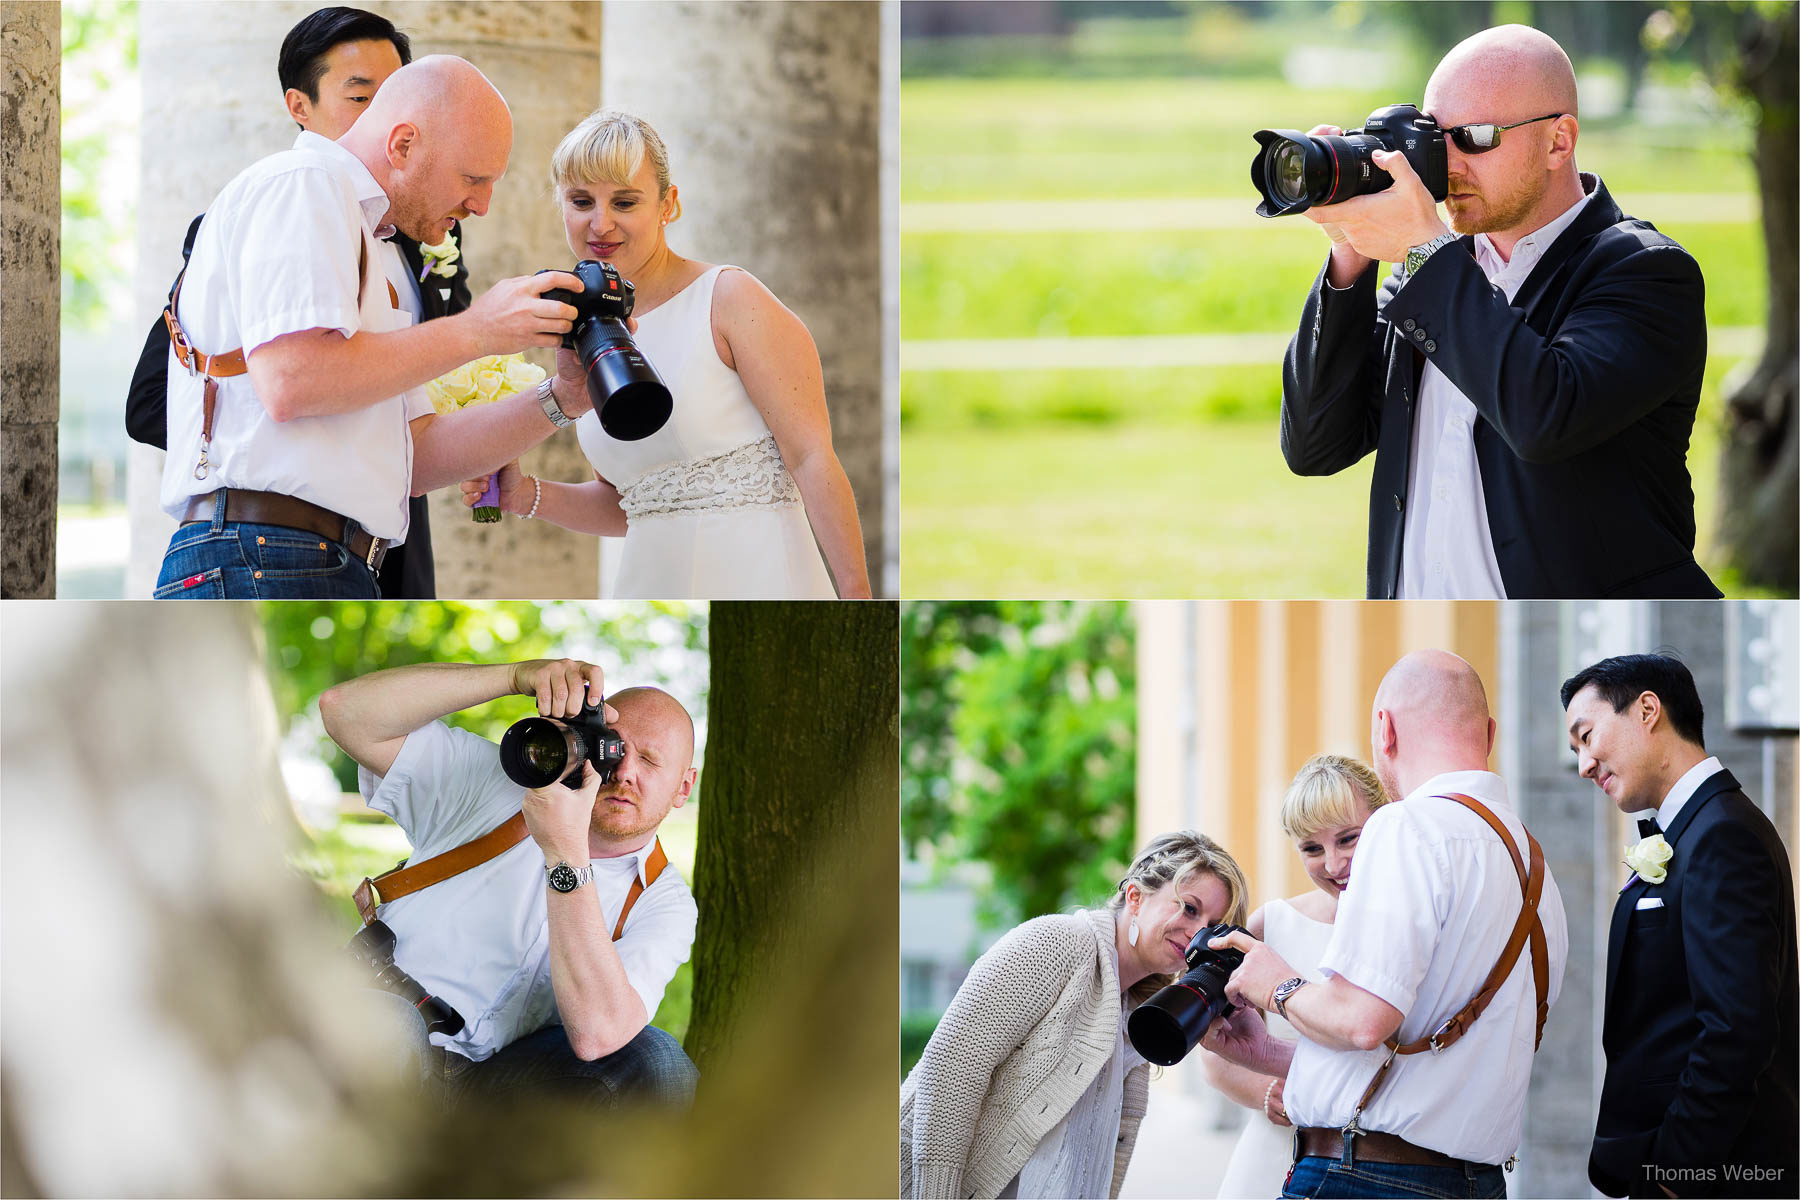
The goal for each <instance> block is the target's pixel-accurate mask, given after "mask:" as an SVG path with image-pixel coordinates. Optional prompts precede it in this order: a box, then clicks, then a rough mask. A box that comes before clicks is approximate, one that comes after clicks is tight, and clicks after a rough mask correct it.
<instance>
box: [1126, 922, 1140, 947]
mask: <svg viewBox="0 0 1800 1200" xmlns="http://www.w3.org/2000/svg"><path fill="white" fill-rule="evenodd" d="M1125 940H1126V941H1128V942H1130V943H1131V944H1132V945H1134V946H1135V945H1137V918H1136V917H1133V918H1131V924H1130V925H1129V926H1128V927H1127V928H1126V930H1125Z"/></svg>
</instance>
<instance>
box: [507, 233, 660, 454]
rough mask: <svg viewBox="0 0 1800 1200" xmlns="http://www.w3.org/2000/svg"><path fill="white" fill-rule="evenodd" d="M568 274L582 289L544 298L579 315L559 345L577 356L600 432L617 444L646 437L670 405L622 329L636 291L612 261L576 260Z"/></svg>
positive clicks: (552, 293) (549, 293) (560, 290)
mask: <svg viewBox="0 0 1800 1200" xmlns="http://www.w3.org/2000/svg"><path fill="white" fill-rule="evenodd" d="M543 273H544V272H542V271H539V272H538V274H539V275H542V274H543ZM570 274H572V275H575V276H577V277H579V278H580V280H581V286H582V288H583V290H582V291H580V292H571V291H567V290H565V289H563V288H551V289H550V290H549V291H547V292H545V293H544V299H546V300H560V301H561V302H562V303H564V304H567V305H570V306H572V307H573V308H574V309H575V310H576V312H577V313H579V314H580V315H579V316H577V317H576V318H575V325H574V327H573V328H572V329H570V330H569V332H568V333H565V334H564V335H563V345H564V347H566V348H567V349H570V350H573V351H575V353H577V354H579V355H580V356H581V365H582V366H583V367H584V368H585V369H586V370H587V386H588V398H589V399H590V400H592V401H593V402H594V411H595V412H596V413H598V414H599V417H600V428H602V429H604V430H606V432H607V433H609V434H611V435H612V436H613V437H615V438H617V439H619V440H620V441H621V442H635V441H638V440H640V439H642V438H647V437H649V436H650V435H651V434H653V433H655V432H656V431H657V430H659V429H661V428H662V427H663V426H664V425H665V424H667V423H668V420H669V413H670V412H672V411H673V410H674V407H675V401H674V399H673V398H672V397H671V396H670V395H669V389H668V387H667V385H665V384H664V383H663V381H662V377H661V376H659V375H657V373H656V368H655V367H652V366H651V365H650V360H649V359H647V358H645V357H644V355H643V352H642V351H640V350H639V349H638V348H637V343H636V342H633V341H632V340H631V331H630V330H629V329H627V328H625V318H626V317H629V316H630V315H631V306H632V303H633V301H634V299H635V297H636V294H637V292H636V289H635V288H633V287H632V286H631V281H630V280H629V279H624V278H622V277H621V276H620V275H619V272H618V269H617V268H616V267H614V266H613V265H612V264H611V263H604V262H578V263H576V264H575V265H574V266H573V267H571V268H570Z"/></svg>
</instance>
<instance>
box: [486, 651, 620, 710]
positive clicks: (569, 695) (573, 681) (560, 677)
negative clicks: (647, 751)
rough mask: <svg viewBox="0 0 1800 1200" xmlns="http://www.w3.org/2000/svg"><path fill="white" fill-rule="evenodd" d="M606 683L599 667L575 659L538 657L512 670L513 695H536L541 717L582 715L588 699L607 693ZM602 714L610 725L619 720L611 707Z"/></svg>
mask: <svg viewBox="0 0 1800 1200" xmlns="http://www.w3.org/2000/svg"><path fill="white" fill-rule="evenodd" d="M605 682H606V680H605V676H604V675H603V674H602V673H601V671H600V668H599V667H597V666H595V665H594V664H593V663H588V662H580V661H577V660H576V659H573V658H536V659H532V660H531V661H529V662H521V663H514V664H513V668H512V690H513V694H515V695H519V696H535V697H536V698H537V708H538V715H539V716H544V717H574V716H579V715H580V714H581V708H582V705H583V704H585V703H586V701H587V697H588V696H590V695H592V696H596V697H598V696H603V695H605V694H606V693H605V690H604V685H605ZM601 715H602V716H603V717H604V718H605V719H606V723H607V724H609V725H610V724H612V723H613V722H614V721H617V720H618V719H619V714H618V712H617V710H615V709H614V708H613V706H612V705H610V704H608V705H606V706H605V712H603V713H602V714H601Z"/></svg>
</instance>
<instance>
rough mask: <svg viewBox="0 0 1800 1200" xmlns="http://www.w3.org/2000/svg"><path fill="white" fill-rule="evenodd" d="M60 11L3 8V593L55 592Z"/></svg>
mask: <svg viewBox="0 0 1800 1200" xmlns="http://www.w3.org/2000/svg"><path fill="white" fill-rule="evenodd" d="M61 22H62V6H61V5H60V4H46V3H33V2H25V0H4V3H0V64H4V72H3V73H4V77H5V79H4V83H3V84H0V278H4V279H5V281H6V283H5V286H4V287H3V288H0V430H3V436H0V441H3V443H4V452H3V453H0V478H3V483H0V512H4V513H5V520H4V523H3V524H0V530H4V535H3V536H0V545H4V547H5V552H4V564H5V565H4V569H3V570H0V596H5V597H7V598H13V597H35V598H39V599H48V598H50V597H53V596H55V595H56V420H57V416H58V414H59V412H60V409H61V403H60V401H59V399H58V395H57V379H58V375H59V372H60V369H61V366H60V340H59V337H60V335H59V322H60V320H61V313H62V304H61V298H60V297H61V272H62V253H61V229H62V211H61V209H62V186H61V162H62V119H61V106H62V72H61V63H62V34H61Z"/></svg>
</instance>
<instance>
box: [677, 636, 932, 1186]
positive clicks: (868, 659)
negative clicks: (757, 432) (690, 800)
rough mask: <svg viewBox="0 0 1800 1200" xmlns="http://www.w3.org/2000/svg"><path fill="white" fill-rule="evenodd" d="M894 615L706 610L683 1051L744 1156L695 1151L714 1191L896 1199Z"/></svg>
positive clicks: (705, 1107) (705, 1106) (706, 1102)
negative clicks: (704, 1158)
mask: <svg viewBox="0 0 1800 1200" xmlns="http://www.w3.org/2000/svg"><path fill="white" fill-rule="evenodd" d="M897 618H898V611H897V608H896V606H895V605H893V604H887V603H879V602H873V603H828V604H816V603H773V602H760V603H753V604H752V603H745V604H715V605H713V607H712V615H711V632H710V636H709V641H710V643H711V647H712V685H711V699H710V702H709V707H710V712H709V714H708V731H709V732H708V735H707V751H706V776H705V779H704V780H703V781H702V789H701V796H700V841H699V846H698V850H697V853H696V857H695V863H694V876H695V878H694V898H695V901H696V903H697V904H698V905H699V908H700V927H699V932H698V938H697V940H696V942H695V946H694V1009H693V1019H692V1023H691V1024H690V1025H689V1027H688V1036H687V1049H688V1053H689V1054H690V1055H691V1056H692V1057H693V1058H694V1060H695V1062H696V1063H697V1064H698V1065H699V1067H700V1069H701V1072H702V1083H701V1107H702V1111H701V1113H700V1114H697V1115H700V1116H701V1117H702V1119H703V1123H708V1124H714V1125H715V1126H716V1125H717V1124H729V1126H730V1131H729V1132H728V1133H727V1134H725V1136H727V1137H728V1138H729V1140H730V1143H731V1144H732V1145H734V1146H736V1147H738V1150H739V1151H740V1152H739V1153H733V1154H729V1155H714V1156H713V1157H712V1160H711V1162H712V1165H710V1166H708V1167H706V1168H698V1165H697V1164H696V1167H697V1173H698V1176H699V1177H697V1178H694V1179H692V1180H690V1182H691V1183H693V1184H694V1185H696V1187H697V1190H699V1191H700V1192H702V1193H704V1192H708V1191H714V1190H721V1189H722V1190H725V1191H732V1192H736V1193H738V1194H747V1195H756V1194H764V1195H801V1194H820V1195H829V1194H836V1195H877V1194H885V1195H892V1193H893V1188H894V1165H893V1162H892V1158H891V1155H882V1154H880V1153H879V1152H875V1151H872V1150H871V1147H885V1146H886V1145H887V1144H888V1142H890V1141H891V1140H892V1135H893V1129H894V1126H893V1122H894V1120H895V1119H896V1116H895V1106H896V1103H897V1101H896V1095H897V1091H896V1088H897V1086H898V1084H897V1079H896V1075H895V1062H896V1059H895V1053H896V1045H897V1043H896V1037H897V1030H898V1029H899V965H898V963H899V946H898V930H899V920H898V903H899V901H898V897H899V888H900V882H899V855H898V854H897V853H896V849H897V844H896V831H897V829H898V827H899V809H898V792H899V735H898V729H899V716H898V707H897V706H898V695H897V684H898V671H899V645H898V636H897ZM707 1114H711V1115H712V1117H713V1121H711V1122H708V1121H707V1120H706V1116H707ZM833 1147H835V1149H832V1148H833ZM801 1164H803V1165H801Z"/></svg>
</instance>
